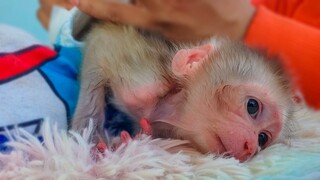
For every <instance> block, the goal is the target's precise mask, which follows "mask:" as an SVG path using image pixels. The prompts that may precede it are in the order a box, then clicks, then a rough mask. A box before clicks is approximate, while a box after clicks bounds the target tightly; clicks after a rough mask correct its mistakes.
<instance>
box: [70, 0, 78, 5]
mask: <svg viewBox="0 0 320 180" xmlns="http://www.w3.org/2000/svg"><path fill="white" fill-rule="evenodd" d="M69 2H70V3H71V4H72V5H74V6H78V5H79V0H69Z"/></svg>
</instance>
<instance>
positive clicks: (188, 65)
mask: <svg viewBox="0 0 320 180" xmlns="http://www.w3.org/2000/svg"><path fill="white" fill-rule="evenodd" d="M213 49H214V47H213V45H212V44H206V45H202V46H199V47H195V48H192V49H181V50H179V51H178V52H177V54H176V55H175V56H174V57H173V60H172V65H171V66H172V72H173V73H174V74H175V75H176V76H183V77H186V76H189V75H191V74H192V73H193V72H195V71H196V70H197V68H198V67H199V66H200V65H201V64H202V63H203V62H204V60H205V59H206V58H207V57H208V55H209V54H210V53H211V52H212V51H213Z"/></svg>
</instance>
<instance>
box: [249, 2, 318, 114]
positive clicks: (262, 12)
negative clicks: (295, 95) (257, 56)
mask: <svg viewBox="0 0 320 180" xmlns="http://www.w3.org/2000/svg"><path fill="white" fill-rule="evenodd" d="M276 1H277V2H287V3H288V4H290V3H289V2H292V3H293V4H294V3H297V2H298V1H297V0H292V1H291V0H268V1H266V0H265V1H264V0H253V1H252V2H253V4H254V5H256V6H257V11H256V14H255V16H254V17H253V19H252V22H251V24H250V26H249V27H248V31H247V34H246V36H245V39H244V41H245V42H246V43H247V44H248V45H249V46H251V47H258V48H264V49H267V52H268V54H269V55H278V56H280V57H282V59H283V61H284V64H285V66H286V67H287V70H288V71H289V72H290V74H291V75H292V76H293V78H294V82H295V83H296V85H297V87H298V88H299V89H300V90H301V92H302V93H303V95H304V98H305V100H306V102H307V104H308V105H310V106H311V107H314V108H317V109H320V1H319V0H306V1H305V2H306V4H309V6H310V7H309V8H308V6H307V5H306V4H304V3H303V1H302V0H300V1H299V3H300V4H295V5H294V6H292V7H291V6H290V7H291V8H287V10H284V9H286V8H284V5H282V6H281V7H282V8H279V6H277V5H275V4H276V3H274V4H272V3H271V2H276ZM311 1H313V2H314V4H312V3H310V2H311ZM264 3H267V4H266V5H268V6H269V7H268V6H266V5H265V4H264ZM268 3H269V4H268ZM278 4H281V3H278ZM291 5H292V4H291ZM288 7H289V5H288ZM302 7H303V8H302ZM280 9H281V10H280ZM288 9H290V10H288Z"/></svg>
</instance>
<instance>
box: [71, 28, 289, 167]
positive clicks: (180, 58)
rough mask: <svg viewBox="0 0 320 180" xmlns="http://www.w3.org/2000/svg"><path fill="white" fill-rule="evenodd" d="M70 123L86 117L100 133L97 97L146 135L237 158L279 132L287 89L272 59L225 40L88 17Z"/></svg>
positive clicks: (282, 133) (101, 136)
mask: <svg viewBox="0 0 320 180" xmlns="http://www.w3.org/2000/svg"><path fill="white" fill-rule="evenodd" d="M91 23H93V25H92V28H91V30H90V31H89V33H88V35H87V36H86V47H85V57H84V62H83V65H82V73H81V89H80V96H79V101H78V106H77V108H76V112H75V115H74V120H73V124H72V128H73V129H74V130H78V131H81V130H82V129H83V128H85V127H86V126H87V125H88V122H89V120H90V119H93V120H94V122H95V124H96V132H95V137H94V140H96V141H97V142H98V141H101V140H105V132H104V126H103V124H104V121H105V112H104V111H105V106H106V102H105V99H106V98H105V97H106V96H111V97H112V98H111V101H112V103H113V104H114V105H115V106H116V107H117V108H119V109H120V110H121V111H123V112H125V113H126V114H128V115H129V116H130V117H132V118H133V119H135V120H136V121H137V122H139V120H140V119H142V118H146V119H148V120H149V121H150V124H151V126H152V130H153V136H154V137H161V138H179V139H185V140H189V141H190V142H191V144H192V145H193V146H194V148H196V149H197V150H199V151H200V152H203V153H208V152H212V153H227V154H228V155H230V156H233V157H235V158H237V159H239V160H240V161H245V160H247V159H249V158H251V157H252V156H253V155H254V154H256V153H257V152H259V151H260V150H261V149H263V148H265V147H267V146H269V145H270V144H272V143H275V142H277V141H280V140H282V139H285V138H286V135H287V132H286V128H285V127H286V124H287V123H288V122H289V119H291V117H292V115H293V104H294V102H293V101H292V96H291V94H292V89H291V88H290V82H289V81H288V78H287V76H286V74H285V73H284V72H283V70H282V69H281V67H280V66H279V65H278V64H277V61H272V60H268V59H266V57H265V56H263V55H261V54H259V53H257V52H256V51H253V50H251V49H249V48H247V47H246V46H244V45H242V44H239V43H234V42H230V41H221V42H218V43H213V41H207V42H202V43H199V45H183V44H177V43H173V42H170V41H167V40H165V39H164V38H163V37H161V36H160V35H158V34H155V33H151V32H145V31H142V30H139V29H136V28H134V27H130V26H124V25H117V24H113V23H110V22H109V23H107V22H91Z"/></svg>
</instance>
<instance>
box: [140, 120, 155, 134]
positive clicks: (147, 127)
mask: <svg viewBox="0 0 320 180" xmlns="http://www.w3.org/2000/svg"><path fill="white" fill-rule="evenodd" d="M140 125H141V127H142V129H143V133H144V134H148V135H150V134H151V133H152V129H151V126H150V122H149V121H148V120H147V119H146V118H142V119H141V120H140Z"/></svg>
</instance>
